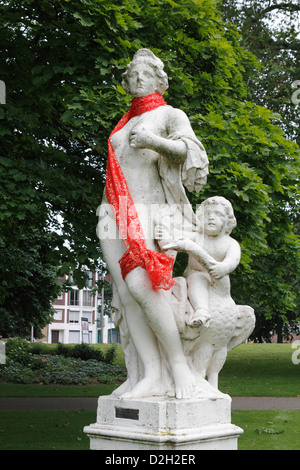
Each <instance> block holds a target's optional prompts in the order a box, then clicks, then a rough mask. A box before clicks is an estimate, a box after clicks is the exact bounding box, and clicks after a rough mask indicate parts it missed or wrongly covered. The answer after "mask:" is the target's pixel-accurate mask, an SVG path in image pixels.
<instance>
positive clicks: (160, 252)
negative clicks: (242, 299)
mask: <svg viewBox="0 0 300 470" xmlns="http://www.w3.org/2000/svg"><path fill="white" fill-rule="evenodd" d="M122 85H123V87H124V89H125V90H126V91H128V92H129V93H130V94H131V96H132V98H133V100H132V106H131V108H130V110H129V112H128V113H126V115H125V116H124V117H123V118H122V119H121V121H119V123H118V125H117V127H116V128H115V129H114V130H113V132H112V134H111V136H110V139H109V142H108V148H109V156H108V163H107V173H106V187H105V194H104V197H103V201H102V204H101V207H100V209H99V223H98V226H97V233H98V236H99V239H100V243H101V248H102V252H103V256H104V259H105V261H106V264H107V267H108V270H109V272H110V274H111V275H112V278H113V286H114V299H113V302H114V307H115V308H116V309H117V311H118V314H117V317H116V326H117V327H118V328H119V331H120V335H121V342H122V347H123V350H124V353H125V360H126V366H127V370H128V379H127V381H126V382H125V383H124V384H123V385H122V386H121V387H120V388H119V389H118V390H117V391H116V395H118V396H120V397H122V398H129V399H130V398H143V397H148V396H157V395H158V396H175V397H176V398H178V399H183V398H191V397H195V396H197V397H203V396H205V397H216V396H219V394H220V392H218V390H217V389H216V383H215V381H213V380H211V381H210V382H211V383H209V382H208V381H206V380H205V376H206V375H207V368H208V367H209V364H206V365H205V366H204V365H202V364H200V366H199V362H200V363H201V362H202V359H199V357H200V358H201V357H202V352H203V351H202V350H203V348H204V347H203V345H202V343H201V344H200V343H199V341H200V339H201V337H202V336H203V335H204V333H203V332H204V331H205V334H208V333H211V331H212V330H211V328H212V329H213V331H215V330H216V328H215V327H214V322H215V313H214V309H212V308H211V304H212V303H213V301H214V300H213V298H214V297H213V295H214V294H211V292H212V291H214V290H216V292H217V293H216V295H217V296H218V295H219V293H220V292H221V291H222V294H221V296H220V298H221V300H222V301H223V300H224V295H223V291H226V289H227V291H226V292H227V294H226V295H227V296H229V297H230V294H229V291H228V289H229V277H228V273H229V272H230V271H231V270H232V269H234V267H235V265H236V263H237V262H238V259H239V247H238V244H237V243H236V242H235V241H234V240H233V239H231V237H229V234H228V233H227V232H226V230H225V228H224V227H225V226H226V227H227V223H228V220H229V217H228V215H227V212H226V210H225V209H223V206H222V208H221V210H220V211H219V212H220V213H219V214H218V222H214V224H213V223H212V222H209V223H208V224H207V229H206V232H207V231H210V232H211V234H212V233H213V232H216V231H217V230H219V228H220V227H221V226H222V230H223V232H224V233H223V232H222V233H223V235H222V241H221V239H220V238H218V237H214V236H213V235H211V236H210V235H208V234H206V232H205V235H204V237H202V238H203V240H202V242H203V243H202V242H199V240H198V238H199V236H198V234H197V230H196V226H197V218H196V217H195V214H194V213H193V211H192V209H191V206H190V204H189V202H188V199H187V197H186V194H185V190H184V187H183V184H184V185H185V186H186V187H187V188H188V189H189V190H190V191H192V190H195V191H197V192H199V191H200V189H201V188H202V187H203V185H204V184H205V183H206V178H207V174H208V159H207V155H206V152H205V150H204V148H203V146H202V144H201V143H200V142H199V141H198V139H197V137H196V136H195V134H194V132H193V129H192V127H191V125H190V122H189V119H188V117H187V116H186V114H185V113H184V112H182V111H181V110H179V109H176V108H173V107H172V106H169V105H167V104H166V103H165V102H164V100H163V98H162V95H163V93H164V91H165V90H166V89H167V88H168V78H167V75H166V73H165V72H164V70H163V64H162V62H161V61H160V59H158V58H157V57H156V56H155V55H154V54H153V53H152V52H151V51H149V50H148V49H141V50H140V51H138V52H137V53H136V54H135V56H134V57H133V60H132V62H131V63H130V64H129V65H128V67H127V69H126V72H125V73H124V81H123V84H122ZM219 209H220V208H219V207H218V210H219ZM162 212H164V213H165V214H169V219H168V220H169V221H173V228H174V230H175V231H174V232H173V233H172V237H169V238H168V242H169V250H168V251H167V250H165V249H162V247H161V242H162V240H160V241H159V243H158V242H157V240H156V239H155V225H156V226H157V220H158V219H157V214H161V213H162ZM225 212H226V214H225ZM170 214H171V215H170ZM174 221H175V222H174ZM178 221H181V222H180V223H178ZM225 221H226V223H225ZM180 224H182V225H181V227H180ZM163 225H164V224H163V222H162V223H161V225H159V224H158V231H159V227H163ZM167 225H168V224H167ZM213 225H214V226H213ZM176 227H177V229H176ZM182 227H184V229H182V230H181V228H182ZM176 230H177V231H176ZM174 234H175V235H176V236H175V238H176V239H177V240H176V243H173V245H171V243H172V240H173V239H174ZM177 235H179V236H180V235H181V236H183V237H184V240H182V242H183V243H185V245H184V247H183V245H182V244H181V245H180V243H181V242H180V241H179V240H178V236H177ZM193 237H195V241H196V243H195V242H193V240H192V239H193ZM197 237H198V238H197ZM158 238H163V237H158ZM200 238H201V236H200ZM164 241H166V240H164ZM219 241H220V243H219ZM192 243H193V245H190V244H192ZM164 248H166V246H164ZM178 250H185V251H188V252H190V253H191V258H190V259H191V261H190V263H189V267H188V269H189V270H190V275H188V276H187V279H188V284H187V287H186V290H187V292H186V294H184V296H183V297H182V289H183V290H184V288H181V287H182V286H181V284H180V283H181V280H179V281H178V280H175V281H174V280H173V278H172V266H173V262H174V259H175V257H176V251H178ZM193 250H194V251H193ZM172 255H174V256H173V257H172ZM204 258H205V260H204ZM225 259H226V262H225ZM227 260H228V263H227ZM182 279H184V278H182ZM212 279H214V280H215V281H214V282H212ZM178 282H179V284H178ZM184 282H185V279H184ZM178 285H179V288H178ZM180 286H181V287H180ZM198 289H199V292H200V290H201V292H203V294H201V298H199V299H198V298H197V295H195V291H197V290H198ZM179 291H181V294H180V295H181V297H180V296H179V297H180V298H179V297H178V292H179ZM176 296H177V297H176ZM230 299H231V298H230ZM231 301H232V299H231ZM199 302H200V303H199ZM232 302H233V301H232ZM179 305H180V308H179ZM187 305H190V306H192V307H191V308H190V307H188V308H190V312H189V318H188V320H187V321H186V314H187V312H186V310H187ZM232 305H233V307H235V304H234V302H233V303H232ZM182 307H183V308H182ZM226 315H228V316H229V317H230V315H231V314H230V313H226ZM233 316H235V317H236V315H235V313H233ZM227 320H228V318H227V316H226V322H227ZM228 321H229V323H230V321H231V320H230V319H229V320H228ZM217 322H218V328H219V323H220V319H219V318H218V319H217ZM226 322H224V319H223V323H226ZM236 322H237V318H235V324H236ZM227 329H229V330H230V332H231V333H230V334H233V330H234V328H233V329H232V328H229V327H227V325H223V330H224V331H227ZM187 330H191V331H187ZM219 334H221V333H220V332H219V330H218V333H217V335H219ZM229 336H230V335H229ZM226 340H228V335H227V336H226ZM207 347H208V346H206V342H205V348H207ZM212 357H213V352H212V354H211V358H212Z"/></svg>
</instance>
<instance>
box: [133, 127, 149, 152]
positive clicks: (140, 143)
mask: <svg viewBox="0 0 300 470" xmlns="http://www.w3.org/2000/svg"><path fill="white" fill-rule="evenodd" d="M154 139H155V134H153V132H151V131H147V130H146V129H145V128H144V127H140V128H134V129H133V130H132V131H131V133H130V135H129V145H130V147H135V148H140V149H143V148H151V147H152V146H153V143H154Z"/></svg>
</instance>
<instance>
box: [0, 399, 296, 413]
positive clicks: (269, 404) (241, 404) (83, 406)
mask: <svg viewBox="0 0 300 470" xmlns="http://www.w3.org/2000/svg"><path fill="white" fill-rule="evenodd" d="M97 401H98V398H90V397H89V398H87V397H86V398H84V397H82V398H80V397H59V398H50V397H49V398H46V397H37V398H30V397H0V411H46V410H53V411H54V410H64V411H68V410H94V411H95V412H96V411H97ZM231 409H232V410H300V397H233V398H232V405H231Z"/></svg>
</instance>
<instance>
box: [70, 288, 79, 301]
mask: <svg viewBox="0 0 300 470" xmlns="http://www.w3.org/2000/svg"><path fill="white" fill-rule="evenodd" d="M70 305H79V291H78V290H77V289H72V290H71V292H70Z"/></svg>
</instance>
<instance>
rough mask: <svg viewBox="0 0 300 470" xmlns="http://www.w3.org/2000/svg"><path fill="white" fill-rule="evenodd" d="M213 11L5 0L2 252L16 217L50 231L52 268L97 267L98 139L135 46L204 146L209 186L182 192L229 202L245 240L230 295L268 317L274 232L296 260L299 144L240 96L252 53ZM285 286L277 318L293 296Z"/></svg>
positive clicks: (123, 101)
mask: <svg viewBox="0 0 300 470" xmlns="http://www.w3.org/2000/svg"><path fill="white" fill-rule="evenodd" d="M219 7H221V2H220V1H217V0H177V1H174V0H147V1H146V0H144V1H137V0H124V1H122V2H119V1H114V2H111V1H108V0H72V1H68V0H54V1H50V0H18V1H17V0H10V1H9V0H6V1H4V2H2V4H1V6H0V14H1V21H2V25H3V27H2V28H1V29H0V44H1V48H2V53H1V56H2V62H1V65H0V79H2V80H4V81H5V83H6V88H7V97H6V105H3V106H1V109H0V119H1V121H0V122H1V127H0V134H1V153H0V168H1V176H2V178H1V180H2V181H1V186H0V195H1V202H0V220H1V227H0V235H1V237H2V238H1V240H2V243H3V246H4V247H5V249H7V250H9V249H10V247H11V240H10V234H9V231H8V230H7V227H8V225H9V223H8V222H9V221H11V220H13V221H14V224H15V229H14V234H15V236H16V237H18V234H21V233H22V230H25V229H26V230H25V232H26V233H27V234H30V233H34V230H37V231H38V233H41V234H44V235H47V236H49V239H48V240H49V243H48V246H49V258H48V259H49V260H50V262H51V264H52V265H55V266H57V265H60V266H61V272H68V271H69V270H70V269H72V270H73V272H74V275H75V277H76V278H77V279H78V273H77V272H76V270H77V271H80V270H81V266H83V265H87V266H88V267H89V268H91V269H93V268H95V267H97V266H98V265H99V263H100V258H101V253H100V249H99V244H98V240H97V237H96V231H95V228H96V225H97V215H96V209H97V207H98V205H99V204H100V202H101V197H102V192H103V187H104V172H105V163H106V152H107V139H108V136H109V134H110V132H111V130H112V129H113V127H114V125H115V124H116V122H117V121H118V119H119V118H120V117H121V115H122V114H123V113H124V111H125V110H127V109H128V106H129V101H130V97H128V96H127V95H126V94H125V92H124V91H123V89H122V88H121V86H120V83H121V75H122V72H123V71H124V68H125V66H126V64H127V63H128V61H129V60H130V58H131V57H132V56H133V54H134V52H136V50H138V49H139V48H140V47H148V48H150V49H152V50H153V52H154V53H156V54H157V55H158V56H159V57H160V58H161V59H162V60H163V61H164V63H165V68H166V71H167V73H168V75H169V78H170V89H169V90H168V92H167V93H166V95H165V98H166V101H167V102H168V104H170V105H173V106H176V107H180V108H181V109H183V110H184V111H186V113H187V114H188V115H189V116H190V118H191V121H192V124H193V126H194V129H195V131H196V133H197V135H198V137H199V138H200V140H202V141H203V143H204V145H205V146H206V149H207V152H208V155H209V159H210V176H209V179H208V184H207V186H206V187H205V188H204V191H203V192H202V193H201V194H200V195H195V194H190V195H189V196H190V199H191V201H192V203H193V204H195V205H196V204H198V203H199V202H201V201H202V200H203V199H204V198H206V197H208V196H210V195H214V194H219V195H223V196H225V197H227V198H228V199H229V200H231V202H232V204H233V206H234V209H235V214H236V217H237V219H238V227H237V230H236V231H235V234H234V235H235V237H236V238H237V239H238V240H239V241H240V243H241V245H242V249H243V256H242V263H241V266H240V268H239V269H238V270H237V272H236V273H235V274H234V276H233V278H232V283H233V292H234V295H235V298H236V300H237V301H238V302H243V303H251V301H252V300H253V299H254V300H255V302H256V305H263V308H264V311H265V312H267V314H268V315H271V316H273V315H274V311H273V305H274V299H276V295H277V297H278V282H280V283H283V282H285V281H284V280H283V278H282V269H283V268H282V265H279V264H278V263H277V260H278V258H276V256H277V255H278V250H277V242H278V240H279V237H280V241H281V245H280V246H281V250H282V251H281V255H282V258H281V260H282V259H284V261H285V263H286V265H289V266H290V268H291V269H293V271H294V272H295V269H296V266H299V260H298V261H297V260H296V253H295V243H296V240H295V236H294V234H293V232H292V228H291V220H292V218H293V217H294V216H295V211H296V202H295V201H296V197H297V188H296V182H297V178H298V176H299V175H298V166H297V165H298V164H299V148H298V147H297V145H296V144H295V143H293V142H291V141H288V140H286V139H285V137H284V135H283V131H282V130H281V129H280V128H279V127H276V126H275V125H274V123H276V122H278V115H277V114H275V113H274V112H271V111H269V110H268V109H266V108H264V107H263V106H259V105H256V104H254V103H253V102H252V101H251V100H250V99H249V90H248V87H247V83H248V81H249V79H252V80H255V79H256V76H257V75H256V73H257V72H256V71H257V69H258V67H259V62H258V61H257V59H256V58H255V57H254V56H253V55H252V53H251V52H249V51H247V50H246V49H245V48H244V47H242V42H243V41H242V39H241V36H240V35H239V33H238V32H237V28H236V27H234V26H233V25H231V24H229V23H228V22H225V21H224V19H223V17H222V12H221V10H220V8H219ZM2 182H3V184H2ZM53 228H56V229H57V230H56V232H53ZM271 229H272V230H271ZM271 233H272V237H271ZM49 234H51V236H50V235H49ZM275 255H276V256H275ZM263 256H265V257H268V262H269V263H271V262H273V261H274V264H273V265H272V270H273V276H271V278H270V281H269V283H268V285H267V286H265V289H266V288H267V292H266V291H265V290H264V289H263V286H262V284H261V279H260V275H261V274H260V273H261V271H259V269H260V268H261V260H262V259H263V258H262V257H263ZM297 263H298V264H297ZM267 264H268V263H267V262H266V263H265V264H264V267H265V270H266V271H267V269H268V268H267ZM269 266H271V264H269ZM285 286H286V287H285V292H286V295H285V296H284V298H283V299H282V303H281V306H280V315H283V316H284V315H285V314H286V312H287V311H290V310H291V309H292V308H293V306H294V303H295V300H294V293H293V292H292V289H291V287H290V286H289V284H288V283H287V282H285ZM270 292H272V294H273V298H272V300H269V299H270V297H271V296H269V293H270ZM276 293H277V294H276ZM276 315H277V313H276Z"/></svg>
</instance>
